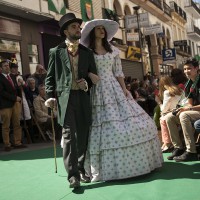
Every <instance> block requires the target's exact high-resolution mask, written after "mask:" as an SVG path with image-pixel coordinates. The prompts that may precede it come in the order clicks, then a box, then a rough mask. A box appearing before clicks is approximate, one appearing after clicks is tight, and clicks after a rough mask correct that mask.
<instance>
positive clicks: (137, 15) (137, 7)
mask: <svg viewBox="0 0 200 200" xmlns="http://www.w3.org/2000/svg"><path fill="white" fill-rule="evenodd" d="M133 9H134V11H135V14H136V17H137V28H138V35H139V44H140V53H141V64H142V71H143V75H144V63H143V54H142V38H141V31H140V23H139V13H138V10H139V9H140V6H134V7H133Z"/></svg>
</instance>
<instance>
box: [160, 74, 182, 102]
mask: <svg viewBox="0 0 200 200" xmlns="http://www.w3.org/2000/svg"><path fill="white" fill-rule="evenodd" d="M165 90H168V91H169V95H170V96H175V95H181V94H182V92H183V91H182V89H181V88H180V87H178V86H177V85H175V84H174V83H173V81H172V79H171V77H169V76H164V77H161V78H160V81H159V96H160V98H161V100H163V93H164V91H165Z"/></svg>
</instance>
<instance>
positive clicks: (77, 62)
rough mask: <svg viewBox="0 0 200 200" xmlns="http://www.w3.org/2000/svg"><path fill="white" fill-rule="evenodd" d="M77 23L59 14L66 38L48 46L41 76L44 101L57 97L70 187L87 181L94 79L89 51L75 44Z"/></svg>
mask: <svg viewBox="0 0 200 200" xmlns="http://www.w3.org/2000/svg"><path fill="white" fill-rule="evenodd" d="M81 24H82V20H81V19H78V18H76V16H75V15H74V14H73V13H67V14H65V15H64V16H62V17H61V19H60V21H59V25H60V34H61V36H63V37H66V40H65V42H63V43H61V44H60V45H58V46H57V47H55V48H52V49H50V53H49V65H48V71H47V77H46V80H45V85H46V93H47V98H48V99H47V101H46V102H45V103H46V105H47V106H52V105H54V103H55V102H56V101H57V107H58V122H59V124H60V125H61V126H62V127H63V129H62V134H63V140H64V143H63V160H64V165H65V168H66V171H67V172H68V180H69V183H70V188H77V187H79V186H80V181H82V182H89V181H90V179H89V177H87V176H86V175H85V170H84V159H85V153H86V149H87V141H88V133H89V126H90V123H91V107H90V96H89V88H90V87H91V86H92V84H93V83H95V81H97V79H98V76H96V74H97V72H96V65H95V61H94V56H93V53H92V51H91V50H89V49H88V48H86V47H84V46H83V45H81V44H79V39H80V38H81V30H80V25H81ZM91 73H93V77H92V78H91V79H92V80H91V79H90V78H89V77H91V76H90V74H91Z"/></svg>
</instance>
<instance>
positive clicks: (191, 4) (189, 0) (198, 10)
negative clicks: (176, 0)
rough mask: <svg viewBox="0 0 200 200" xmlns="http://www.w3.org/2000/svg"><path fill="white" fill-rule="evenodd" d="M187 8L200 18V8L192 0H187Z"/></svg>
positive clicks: (195, 16)
mask: <svg viewBox="0 0 200 200" xmlns="http://www.w3.org/2000/svg"><path fill="white" fill-rule="evenodd" d="M185 10H186V11H187V12H188V13H190V14H191V15H192V16H193V17H194V18H195V19H199V18H200V8H199V7H198V6H197V4H196V3H194V1H192V0H185Z"/></svg>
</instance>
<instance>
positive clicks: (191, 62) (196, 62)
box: [185, 58, 199, 67]
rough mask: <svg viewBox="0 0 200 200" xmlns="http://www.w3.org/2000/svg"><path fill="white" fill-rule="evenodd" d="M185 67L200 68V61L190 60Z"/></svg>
mask: <svg viewBox="0 0 200 200" xmlns="http://www.w3.org/2000/svg"><path fill="white" fill-rule="evenodd" d="M185 65H192V66H193V67H199V61H198V60H197V59H196V58H192V59H188V60H186V62H185Z"/></svg>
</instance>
